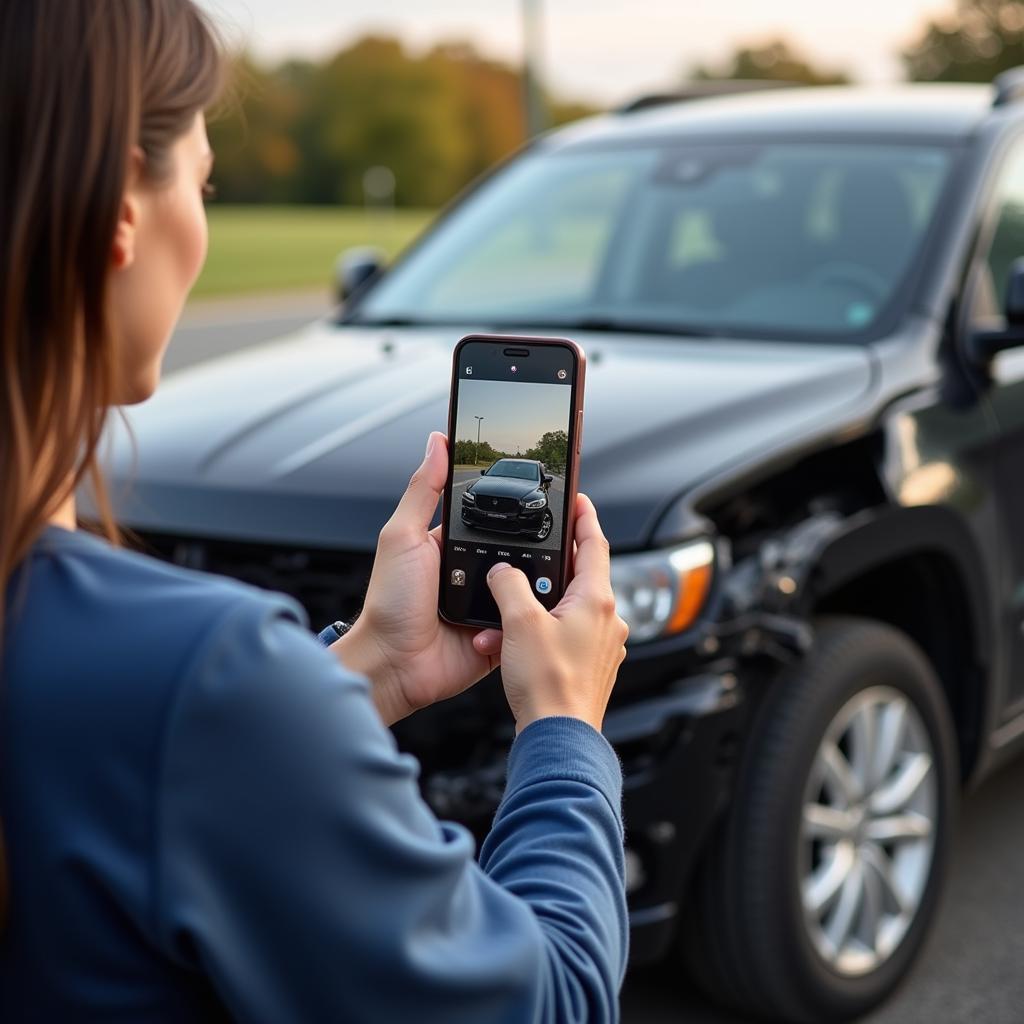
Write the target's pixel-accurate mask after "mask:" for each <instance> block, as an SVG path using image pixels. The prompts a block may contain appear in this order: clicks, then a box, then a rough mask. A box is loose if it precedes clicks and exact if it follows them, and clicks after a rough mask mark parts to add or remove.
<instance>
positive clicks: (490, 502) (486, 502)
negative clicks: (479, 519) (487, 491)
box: [476, 494, 519, 512]
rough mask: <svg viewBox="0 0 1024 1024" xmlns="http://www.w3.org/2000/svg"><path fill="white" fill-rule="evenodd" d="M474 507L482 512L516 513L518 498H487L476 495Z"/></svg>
mask: <svg viewBox="0 0 1024 1024" xmlns="http://www.w3.org/2000/svg"><path fill="white" fill-rule="evenodd" d="M476 507H477V508H478V509H480V510H481V511H483V512H518V511H519V499H518V498H488V497H483V496H481V495H479V494H478V495H477V498H476Z"/></svg>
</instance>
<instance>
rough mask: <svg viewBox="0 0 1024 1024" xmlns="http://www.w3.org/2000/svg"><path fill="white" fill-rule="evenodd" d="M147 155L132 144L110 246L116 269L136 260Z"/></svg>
mask: <svg viewBox="0 0 1024 1024" xmlns="http://www.w3.org/2000/svg"><path fill="white" fill-rule="evenodd" d="M144 163H145V156H144V154H143V152H142V150H141V149H140V148H139V146H132V148H131V151H130V153H129V156H128V174H127V178H126V181H125V189H124V195H123V196H122V197H121V208H120V210H119V211H118V215H117V227H116V228H115V229H114V241H113V243H112V244H111V247H110V262H111V263H112V264H113V266H114V269H115V270H125V269H126V268H128V267H130V266H131V265H132V263H134V262H135V231H136V228H137V227H138V223H139V185H140V182H141V181H142V168H143V165H144Z"/></svg>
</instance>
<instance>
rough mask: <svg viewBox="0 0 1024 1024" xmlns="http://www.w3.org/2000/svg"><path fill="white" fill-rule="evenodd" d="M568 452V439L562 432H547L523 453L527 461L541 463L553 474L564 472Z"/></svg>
mask: <svg viewBox="0 0 1024 1024" xmlns="http://www.w3.org/2000/svg"><path fill="white" fill-rule="evenodd" d="M568 452H569V437H568V435H567V434H566V432H565V431H564V430H549V431H548V432H547V433H545V434H543V435H542V436H541V438H540V440H539V441H538V442H537V443H536V444H535V445H534V446H533V447H532V448H530V449H529V450H528V451H527V452H526V453H525V456H524V457H525V458H527V459H537V460H538V461H539V462H543V463H544V465H545V466H547V467H548V469H549V470H551V471H553V472H555V473H564V472H565V461H566V456H567V455H568Z"/></svg>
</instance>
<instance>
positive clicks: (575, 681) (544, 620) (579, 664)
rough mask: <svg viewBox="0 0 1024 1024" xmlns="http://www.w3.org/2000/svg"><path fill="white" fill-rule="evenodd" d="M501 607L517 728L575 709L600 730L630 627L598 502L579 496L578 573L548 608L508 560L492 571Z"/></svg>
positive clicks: (506, 680)
mask: <svg viewBox="0 0 1024 1024" xmlns="http://www.w3.org/2000/svg"><path fill="white" fill-rule="evenodd" d="M487 583H488V585H489V586H490V588H491V593H492V594H493V595H494V600H495V601H496V602H497V604H498V610H499V611H500V613H501V627H502V642H501V678H502V682H503V684H504V686H505V696H506V697H507V698H508V703H509V707H510V708H511V709H512V714H513V716H514V717H515V720H516V735H518V734H519V733H520V732H521V731H522V730H523V729H524V728H526V726H527V725H529V723H530V722H532V721H534V720H536V719H538V718H544V717H546V716H548V715H571V716H573V717H575V718H582V719H583V720H584V721H586V722H589V723H590V724H591V725H592V726H594V728H595V729H597V730H598V731H600V729H601V725H602V723H603V721H604V713H605V709H606V708H607V706H608V700H609V698H610V697H611V692H612V687H614V685H615V676H616V674H617V672H618V670H619V665H621V664H622V660H623V658H625V656H626V648H625V646H624V644H625V642H626V637H627V635H628V633H629V627H628V626H627V625H626V623H625V622H623V620H622V619H621V618H619V616H618V615H617V614H616V612H615V597H614V594H613V593H612V584H611V576H610V565H609V560H608V541H607V540H606V539H605V536H604V533H603V532H602V531H601V524H600V523H599V522H598V520H597V511H596V510H595V508H594V504H593V502H592V501H591V500H590V499H589V498H588V497H587V496H586V495H585V494H580V495H579V496H578V498H577V500H576V561H575V575H574V576H573V579H572V582H571V583H570V584H569V586H568V587H567V588H566V591H565V594H564V595H563V597H562V600H561V601H559V602H558V604H557V605H556V606H555V607H554V608H553V609H552V610H551V611H550V612H549V611H548V610H547V609H546V608H545V607H544V606H543V605H542V604H541V603H540V601H538V600H537V598H536V597H535V596H534V594H533V588H532V587H531V586H530V582H529V580H528V579H527V578H526V575H525V574H524V573H523V572H521V571H520V570H519V569H515V568H513V567H512V566H510V565H509V564H508V563H507V562H499V563H498V564H497V565H494V566H492V567H491V570H490V572H489V573H488V574H487Z"/></svg>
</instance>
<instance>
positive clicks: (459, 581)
mask: <svg viewBox="0 0 1024 1024" xmlns="http://www.w3.org/2000/svg"><path fill="white" fill-rule="evenodd" d="M465 585H466V570H465V569H452V586H453V587H464V586H465Z"/></svg>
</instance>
